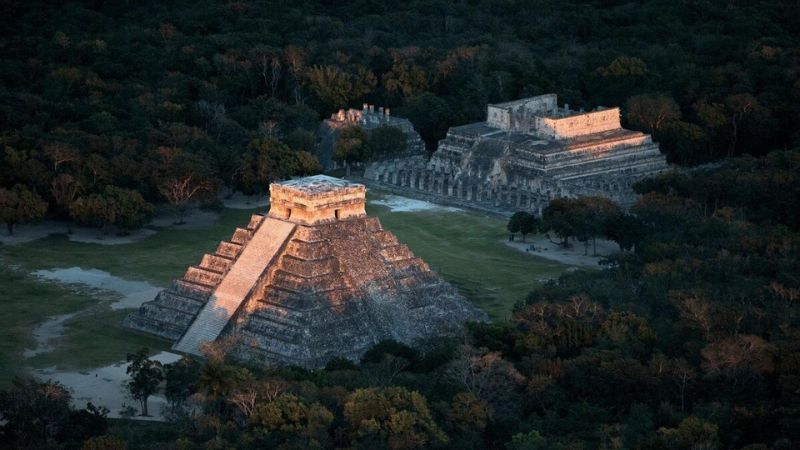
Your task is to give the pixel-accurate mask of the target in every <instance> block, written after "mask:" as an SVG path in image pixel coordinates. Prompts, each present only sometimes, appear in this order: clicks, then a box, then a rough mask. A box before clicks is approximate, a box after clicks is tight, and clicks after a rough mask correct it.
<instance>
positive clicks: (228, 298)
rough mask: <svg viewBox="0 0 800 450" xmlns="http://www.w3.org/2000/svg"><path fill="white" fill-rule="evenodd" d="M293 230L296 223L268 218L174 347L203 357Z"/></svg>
mask: <svg viewBox="0 0 800 450" xmlns="http://www.w3.org/2000/svg"><path fill="white" fill-rule="evenodd" d="M239 230H241V228H240V229H237V233H238V232H239ZM294 230H295V225H294V224H293V223H290V222H284V221H281V220H276V219H273V218H270V217H265V218H264V220H263V222H262V224H261V226H259V227H258V229H257V230H256V231H255V233H253V236H252V238H251V239H249V241H248V243H247V245H246V246H245V247H244V249H243V250H242V252H241V254H240V255H239V257H238V258H237V259H236V262H234V263H233V265H232V266H231V267H230V269H229V270H228V273H227V274H226V275H225V277H224V278H223V279H222V281H221V282H220V283H219V285H218V286H217V287H216V288H215V289H214V293H213V295H211V297H210V298H209V301H208V302H207V303H206V305H205V306H204V307H203V309H202V310H201V311H200V312H199V313H198V314H197V317H196V318H195V320H194V322H192V324H191V325H190V326H189V328H188V329H187V330H186V333H184V335H183V337H181V339H180V340H179V341H178V342H177V343H176V344H175V346H174V347H173V348H174V349H175V350H177V351H180V352H183V353H189V354H193V355H200V354H201V347H202V345H203V344H204V343H207V342H213V341H215V340H216V339H217V338H218V337H219V335H220V333H222V330H224V329H225V326H226V325H227V324H228V322H229V321H230V320H231V318H232V317H233V316H234V314H236V312H237V311H238V310H239V308H240V307H241V305H242V304H243V303H244V301H245V300H246V299H247V297H248V295H249V294H250V292H251V291H252V290H253V288H254V286H255V285H256V283H257V282H258V280H259V279H260V278H261V275H262V274H263V273H264V270H265V269H266V268H267V267H269V265H270V264H271V263H272V262H273V261H275V260H276V257H277V255H278V254H279V253H280V252H281V251H282V249H283V248H284V246H285V243H286V242H287V241H288V240H289V239H290V237H291V235H292V233H293V232H294ZM245 231H246V230H245ZM248 233H249V232H248Z"/></svg>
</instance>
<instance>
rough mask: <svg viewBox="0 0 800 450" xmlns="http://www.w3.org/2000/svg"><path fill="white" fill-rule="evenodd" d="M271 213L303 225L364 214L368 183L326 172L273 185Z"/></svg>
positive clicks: (275, 216)
mask: <svg viewBox="0 0 800 450" xmlns="http://www.w3.org/2000/svg"><path fill="white" fill-rule="evenodd" d="M269 191H270V210H269V216H270V217H273V218H275V219H281V220H286V221H289V222H293V223H298V224H303V225H314V224H319V223H326V222H334V221H336V220H341V219H346V218H349V217H362V216H365V215H366V212H365V211H364V205H365V193H366V188H365V187H364V185H361V184H357V183H351V182H349V181H347V180H342V179H339V178H333V177H329V176H326V175H316V176H313V177H306V178H300V179H297V180H289V181H284V182H281V183H273V184H271V185H270V188H269Z"/></svg>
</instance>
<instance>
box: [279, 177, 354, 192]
mask: <svg viewBox="0 0 800 450" xmlns="http://www.w3.org/2000/svg"><path fill="white" fill-rule="evenodd" d="M273 184H276V185H278V186H281V187H283V188H286V189H291V190H296V191H298V192H302V193H304V194H309V195H315V194H326V193H330V192H336V191H339V190H342V189H347V188H359V187H361V188H363V187H364V185H363V184H359V183H353V182H352V181H347V180H343V179H341V178H334V177H329V176H327V175H314V176H310V177H303V178H295V179H293V180H287V181H280V182H276V183H273Z"/></svg>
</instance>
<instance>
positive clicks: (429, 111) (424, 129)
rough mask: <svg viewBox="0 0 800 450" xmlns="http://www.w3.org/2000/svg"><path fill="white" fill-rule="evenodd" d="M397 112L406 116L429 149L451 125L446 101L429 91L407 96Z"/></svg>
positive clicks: (449, 110)
mask: <svg viewBox="0 0 800 450" xmlns="http://www.w3.org/2000/svg"><path fill="white" fill-rule="evenodd" d="M398 114H400V115H402V116H403V117H407V118H408V120H410V121H411V123H412V124H413V125H414V128H415V129H416V130H417V131H418V132H419V134H420V136H422V139H424V140H425V142H426V145H427V146H428V148H429V149H433V148H435V143H436V142H437V141H438V140H439V139H442V138H443V137H444V136H445V134H446V133H447V129H448V127H449V126H450V125H451V122H450V120H451V117H452V111H451V109H450V106H449V105H448V103H447V102H446V101H444V100H443V99H441V98H439V97H437V96H436V95H434V94H432V93H430V92H423V93H422V94H420V95H416V96H414V97H407V98H406V99H405V100H404V101H403V106H402V107H401V108H400V111H398Z"/></svg>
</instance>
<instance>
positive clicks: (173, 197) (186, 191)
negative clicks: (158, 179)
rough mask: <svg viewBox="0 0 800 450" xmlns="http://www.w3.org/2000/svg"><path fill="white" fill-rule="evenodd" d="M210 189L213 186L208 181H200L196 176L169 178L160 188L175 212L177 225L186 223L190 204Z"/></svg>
mask: <svg viewBox="0 0 800 450" xmlns="http://www.w3.org/2000/svg"><path fill="white" fill-rule="evenodd" d="M210 189H211V186H210V184H209V183H208V182H207V181H205V180H200V179H198V178H197V177H196V176H195V175H194V174H189V175H184V176H181V177H175V178H169V179H167V180H165V181H164V182H162V183H161V185H160V186H159V188H158V190H159V191H160V192H161V195H163V196H164V197H165V198H166V199H167V201H168V202H169V204H170V205H172V207H173V209H174V211H175V215H176V218H177V221H176V222H175V224H176V225H180V224H183V223H185V221H184V217H185V215H186V209H187V206H188V204H189V202H190V201H192V200H193V199H195V198H196V197H197V196H198V195H200V194H201V193H204V192H208V191H210Z"/></svg>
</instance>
